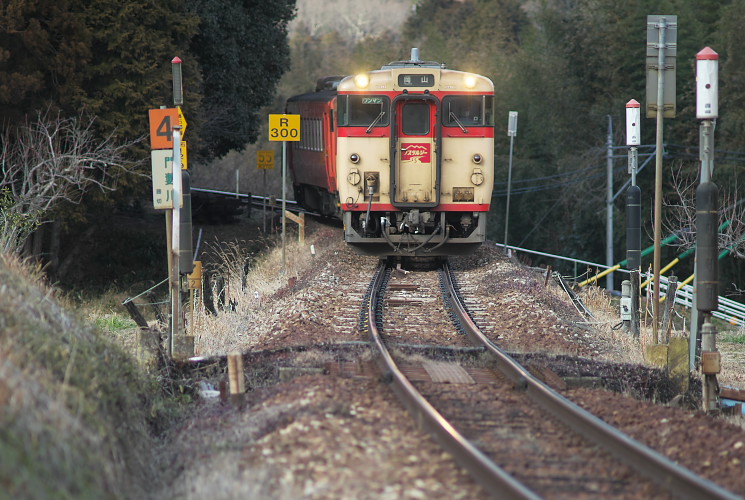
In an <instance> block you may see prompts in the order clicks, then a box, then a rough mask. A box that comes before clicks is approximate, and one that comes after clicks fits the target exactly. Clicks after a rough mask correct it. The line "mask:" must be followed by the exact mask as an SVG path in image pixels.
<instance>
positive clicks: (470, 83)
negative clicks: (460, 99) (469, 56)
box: [463, 75, 476, 89]
mask: <svg viewBox="0 0 745 500" xmlns="http://www.w3.org/2000/svg"><path fill="white" fill-rule="evenodd" d="M463 84H464V85H465V86H466V88H469V89H472V88H474V87H475V86H476V77H475V76H471V75H468V76H467V77H466V78H465V79H464V80H463Z"/></svg>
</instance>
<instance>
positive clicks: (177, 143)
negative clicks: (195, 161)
mask: <svg viewBox="0 0 745 500" xmlns="http://www.w3.org/2000/svg"><path fill="white" fill-rule="evenodd" d="M171 66H172V72H173V102H174V105H176V106H177V107H175V108H164V107H161V108H160V109H151V110H150V112H149V118H150V143H151V147H152V151H151V165H152V180H153V207H154V208H155V209H156V210H165V211H166V235H167V239H168V271H169V290H170V296H171V329H170V331H169V335H168V341H167V343H166V344H167V346H166V347H167V351H168V355H169V357H172V356H174V354H180V355H183V356H193V355H194V337H193V336H183V335H181V333H182V328H181V326H182V311H181V291H182V288H183V287H182V283H181V281H182V276H183V275H186V274H189V273H191V272H192V271H193V269H194V264H193V259H192V257H191V182H190V179H189V173H188V171H186V168H187V151H186V141H183V140H182V137H183V134H184V133H185V132H186V125H187V124H186V119H185V118H184V115H183V113H182V111H181V107H180V105H181V104H183V102H184V100H183V88H182V79H181V59H179V58H178V57H174V58H173V60H172V61H171ZM184 188H185V189H184ZM182 209H183V210H182ZM177 343H178V346H177Z"/></svg>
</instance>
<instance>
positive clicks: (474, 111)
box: [442, 95, 494, 127]
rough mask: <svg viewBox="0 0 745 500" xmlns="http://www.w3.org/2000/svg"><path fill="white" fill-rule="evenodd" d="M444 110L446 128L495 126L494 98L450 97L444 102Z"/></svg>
mask: <svg viewBox="0 0 745 500" xmlns="http://www.w3.org/2000/svg"><path fill="white" fill-rule="evenodd" d="M442 108H443V113H442V124H443V125H445V126H446V127H461V126H466V127H493V126H494V96H491V95H450V96H446V97H445V98H444V99H443V100H442Z"/></svg>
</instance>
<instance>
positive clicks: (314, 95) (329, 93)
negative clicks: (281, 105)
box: [287, 89, 336, 102]
mask: <svg viewBox="0 0 745 500" xmlns="http://www.w3.org/2000/svg"><path fill="white" fill-rule="evenodd" d="M334 97H336V89H334V90H320V91H318V92H308V93H307V94H299V95H294V96H292V97H289V98H287V102H299V101H303V102H307V101H316V102H328V101H330V100H332V99H333V98H334Z"/></svg>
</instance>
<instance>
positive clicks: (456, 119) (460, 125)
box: [450, 111, 468, 134]
mask: <svg viewBox="0 0 745 500" xmlns="http://www.w3.org/2000/svg"><path fill="white" fill-rule="evenodd" d="M450 119H451V120H454V121H455V123H457V124H458V126H459V127H460V129H461V130H462V131H463V133H464V134H467V133H468V130H466V127H464V126H463V124H462V123H461V122H460V120H459V119H458V117H457V116H455V113H453V112H452V111H451V112H450Z"/></svg>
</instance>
